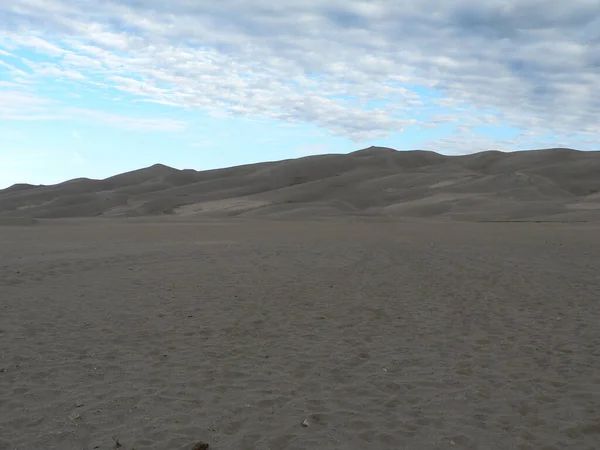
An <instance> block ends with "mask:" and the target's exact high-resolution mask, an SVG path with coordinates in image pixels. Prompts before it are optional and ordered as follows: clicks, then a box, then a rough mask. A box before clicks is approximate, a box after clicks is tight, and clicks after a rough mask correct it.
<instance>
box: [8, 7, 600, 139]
mask: <svg viewBox="0 0 600 450" xmlns="http://www.w3.org/2000/svg"><path fill="white" fill-rule="evenodd" d="M10 4H11V6H10V7H7V6H5V5H0V14H4V16H5V17H6V19H5V20H4V21H3V22H4V24H5V25H4V31H2V28H1V26H0V45H2V43H3V42H4V43H5V46H6V47H7V48H8V49H10V50H11V51H14V49H15V48H16V49H18V48H20V47H26V48H28V49H33V50H35V51H37V52H40V53H43V54H45V55H48V56H49V57H51V58H53V60H54V61H53V62H52V64H51V65H48V66H41V67H37V68H36V69H35V71H36V74H37V75H44V76H53V77H63V78H66V79H70V80H71V81H78V82H81V83H86V84H88V85H90V84H92V83H97V82H94V81H92V78H93V77H92V76H91V75H98V76H100V77H101V79H102V80H103V81H102V83H100V85H101V86H100V87H103V88H107V87H108V88H114V89H117V90H120V91H122V92H124V93H127V94H129V95H133V96H137V97H139V98H140V100H143V101H146V102H153V103H158V104H163V105H170V106H180V107H186V108H201V109H204V110H206V111H208V112H209V113H210V114H212V115H215V116H216V115H221V116H223V115H234V116H249V117H267V118H274V119H280V120H285V121H289V122H290V123H298V122H303V123H310V124H314V125H318V126H320V127H322V128H325V129H327V130H328V131H329V132H330V133H333V134H336V135H343V136H347V137H350V138H352V139H355V140H367V139H373V138H380V137H385V136H386V135H388V134H389V133H392V132H396V131H401V130H402V129H404V128H405V127H406V126H408V125H411V124H414V123H419V124H420V125H422V126H427V122H428V121H429V120H430V119H431V121H432V122H433V123H435V122H436V121H439V114H440V113H443V114H446V117H445V119H444V120H445V121H446V122H452V123H459V124H460V123H462V122H464V121H465V120H466V121H470V123H471V124H473V122H474V120H475V119H473V118H474V117H476V118H477V120H478V121H479V123H480V124H485V125H491V126H498V125H501V124H506V125H512V126H516V127H521V128H526V129H528V130H530V131H531V132H532V133H533V134H534V136H537V137H542V136H544V135H546V134H548V133H549V132H552V133H554V134H555V135H557V136H558V138H561V136H563V137H564V136H568V135H572V133H573V132H581V133H583V134H586V133H587V134H591V135H597V134H598V133H599V132H600V130H599V129H598V125H597V123H598V122H597V117H598V115H599V114H600V93H599V91H598V90H597V88H596V86H598V85H600V71H599V70H598V68H599V67H600V51H598V48H600V31H599V30H600V1H598V0H573V1H570V2H567V3H565V2H562V1H559V0H547V1H545V2H543V3H542V2H540V0H490V1H487V2H476V1H474V0H458V1H456V2H448V1H443V0H406V1H403V2H392V1H389V0H371V1H364V0H345V1H342V0H330V1H327V2H323V1H321V0H305V1H303V2H297V1H292V0H280V1H279V2H276V3H275V2H271V1H267V0H221V1H219V2H193V1H190V0H173V1H170V2H164V1H158V0H147V1H144V2H140V1H137V0H124V1H123V0H119V1H117V0H103V1H101V2H86V3H74V2H72V1H69V0H13V1H12V2H10ZM2 36H4V37H2ZM96 79H99V78H96ZM96 85H98V84H96ZM415 87H421V88H423V87H424V88H431V89H435V90H436V91H437V92H439V93H440V94H441V98H430V97H428V96H427V94H425V93H424V92H423V90H422V89H415ZM374 100H378V101H379V102H380V103H381V104H379V105H378V106H377V107H369V102H372V101H374ZM465 104H466V105H470V106H469V107H468V108H467V109H465V108H463V107H462V105H465ZM440 108H442V109H443V111H442V112H440V110H439V109H440ZM490 110H492V111H494V112H493V113H490V112H489V111H490ZM496 113H498V116H496ZM432 114H437V115H438V116H437V117H433V116H432ZM485 114H487V116H486V115H485ZM414 117H419V119H418V122H416V121H415V119H414ZM100 120H106V118H105V119H100ZM461 121H462V122H461ZM108 122H112V121H110V120H109V121H108ZM135 123H136V126H137V125H139V122H135ZM162 123H163V125H164V124H165V123H166V122H164V121H163V122H162ZM438 123H439V122H438ZM145 126H147V125H142V126H141V127H142V128H143V127H145ZM473 126H475V125H473ZM178 127H180V125H177V124H174V123H170V124H168V125H166V128H178ZM463 137H465V136H463ZM465 138H468V137H465ZM469 142H474V143H476V145H487V144H488V143H489V142H488V141H486V140H485V139H483V140H481V139H480V140H477V139H470V140H469ZM513 144H514V142H508V143H506V145H513ZM474 145H475V144H474Z"/></svg>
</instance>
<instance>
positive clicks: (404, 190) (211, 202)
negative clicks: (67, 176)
mask: <svg viewBox="0 0 600 450" xmlns="http://www.w3.org/2000/svg"><path fill="white" fill-rule="evenodd" d="M599 174H600V152H583V151H578V150H572V149H565V148H555V149H545V150H530V151H519V152H512V153H503V152H498V151H488V152H482V153H476V154H471V155H464V156H444V155H440V154H437V153H434V152H428V151H396V150H393V149H390V148H383V147H369V148H366V149H363V150H359V151H356V152H353V153H350V154H344V155H339V154H336V155H318V156H309V157H305V158H299V159H291V160H284V161H277V162H266V163H259V164H252V165H244V166H238V167H231V168H226V169H218V170H208V171H195V170H190V169H186V170H178V169H174V168H171V167H167V166H164V165H161V164H156V165H154V166H151V167H148V168H145V169H140V170H136V171H133V172H127V173H123V174H120V175H116V176H114V177H110V178H107V179H104V180H90V179H87V178H78V179H75V180H70V181H66V182H64V183H60V184H56V185H52V186H33V185H28V184H18V185H14V186H11V187H9V188H7V189H4V190H0V218H2V219H3V222H4V223H8V222H7V220H8V218H11V220H13V222H14V218H25V219H38V218H66V217H94V216H101V217H102V216H103V217H135V216H151V215H175V216H186V217H224V216H227V217H230V216H237V217H249V218H250V217H254V218H256V217H268V218H281V219H283V218H313V217H331V216H346V215H354V216H369V217H389V218H406V219H423V218H436V219H451V220H476V221H481V220H486V221H487V220H500V221H508V220H540V221H541V220H543V221H545V220H548V221H597V220H599V219H600V194H599V192H600V176H599ZM14 223H17V222H14Z"/></svg>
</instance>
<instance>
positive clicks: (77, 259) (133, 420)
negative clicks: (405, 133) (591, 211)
mask: <svg viewBox="0 0 600 450" xmlns="http://www.w3.org/2000/svg"><path fill="white" fill-rule="evenodd" d="M598 236H600V226H598V225H586V224H579V225H568V224H543V223H542V224H534V223H525V224H523V223H520V224H515V223H512V224H511V223H507V224H493V223H485V224H466V223H383V222H382V223H364V222H360V221H355V222H354V223H343V222H342V221H339V222H335V223H334V222H274V221H273V222H268V221H245V222H240V221H238V222H235V221H230V222H212V223H194V222H177V223H175V222H173V223H170V222H164V221H163V222H155V223H152V222H144V221H138V222H137V223H133V222H131V223H128V222H123V221H121V222H119V221H106V220H97V221H94V220H87V221H82V220H81V221H63V222H52V223H43V222H42V223H41V224H39V225H36V226H32V227H10V226H6V227H2V228H1V229H0V449H2V450H8V449H10V450H13V449H23V450H33V449H61V450H70V449H77V450H81V449H85V450H91V449H110V448H115V440H114V439H113V437H114V438H115V439H117V440H118V441H119V443H120V444H121V445H122V447H121V448H122V449H123V450H131V449H136V450H143V449H180V448H181V449H191V447H192V445H193V444H194V443H195V442H197V441H205V442H208V443H209V444H210V448H211V449H215V450H219V449H269V450H276V449H286V450H287V449H546V450H550V449H556V450H559V449H578V450H584V449H598V448H600V301H599V299H600V294H599V293H600V240H599V239H598ZM305 419H306V420H307V421H308V423H309V426H308V427H303V426H302V422H303V421H304V420H305Z"/></svg>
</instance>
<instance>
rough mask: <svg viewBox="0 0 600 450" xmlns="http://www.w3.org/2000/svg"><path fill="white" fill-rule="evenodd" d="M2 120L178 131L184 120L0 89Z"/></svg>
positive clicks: (183, 126) (0, 113) (136, 129)
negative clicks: (87, 106)
mask: <svg viewBox="0 0 600 450" xmlns="http://www.w3.org/2000/svg"><path fill="white" fill-rule="evenodd" d="M0 119H2V120H32V121H33V120H71V121H86V122H88V123H92V124H102V125H110V126H113V127H116V128H122V129H124V130H129V131H161V132H165V131H166V132H179V131H184V130H185V129H186V128H187V125H186V123H185V122H182V121H180V120H174V119H168V118H147V117H134V116H125V115H122V114H112V113H107V112H104V111H97V110H91V109H85V108H75V107H65V106H64V105H61V104H59V103H58V102H56V101H53V100H50V99H47V98H44V97H41V96H39V95H36V94H34V93H30V92H24V91H16V90H2V89H0Z"/></svg>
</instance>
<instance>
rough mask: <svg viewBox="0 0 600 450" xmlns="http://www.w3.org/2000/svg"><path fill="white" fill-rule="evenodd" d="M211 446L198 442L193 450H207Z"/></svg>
mask: <svg viewBox="0 0 600 450" xmlns="http://www.w3.org/2000/svg"><path fill="white" fill-rule="evenodd" d="M208 447H209V445H208V444H207V443H206V442H202V441H200V442H198V443H196V445H194V446H193V447H192V450H207V449H208Z"/></svg>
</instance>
